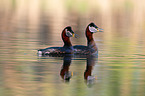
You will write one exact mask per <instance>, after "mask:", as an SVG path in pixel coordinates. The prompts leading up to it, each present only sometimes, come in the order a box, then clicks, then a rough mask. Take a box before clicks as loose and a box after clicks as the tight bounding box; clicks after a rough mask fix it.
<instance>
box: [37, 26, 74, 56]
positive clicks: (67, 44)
mask: <svg viewBox="0 0 145 96" xmlns="http://www.w3.org/2000/svg"><path fill="white" fill-rule="evenodd" d="M61 37H62V40H63V42H64V45H63V47H49V48H46V49H39V50H38V55H39V56H45V55H52V56H59V55H62V54H72V53H73V46H72V44H71V41H70V37H76V34H75V33H74V32H73V30H72V28H71V27H70V26H67V27H66V28H64V30H63V31H62V34H61Z"/></svg>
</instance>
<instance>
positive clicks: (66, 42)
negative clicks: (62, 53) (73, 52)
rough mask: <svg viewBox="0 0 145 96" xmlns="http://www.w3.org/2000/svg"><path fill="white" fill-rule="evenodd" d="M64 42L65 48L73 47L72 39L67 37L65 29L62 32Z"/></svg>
mask: <svg viewBox="0 0 145 96" xmlns="http://www.w3.org/2000/svg"><path fill="white" fill-rule="evenodd" d="M62 40H63V42H64V47H70V46H72V44H71V41H70V38H69V37H68V36H66V32H65V29H64V30H63V31H62Z"/></svg>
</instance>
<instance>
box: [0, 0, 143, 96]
mask: <svg viewBox="0 0 145 96" xmlns="http://www.w3.org/2000/svg"><path fill="white" fill-rule="evenodd" d="M0 1H2V0H0ZM48 1H49V0H48ZM51 1H52V0H51ZM55 1H57V0H54V1H53V2H51V4H52V5H51V4H50V1H49V2H47V1H45V0H44V1H41V0H37V1H36V2H35V1H34V0H31V1H24V0H22V1H17V0H12V1H11V2H8V1H3V2H2V3H1V4H0V5H1V8H3V9H1V10H0V13H1V14H0V17H1V18H0V21H1V22H0V85H1V86H0V96H145V75H144V72H145V38H144V36H145V32H144V30H145V23H144V22H145V20H144V19H143V17H144V16H145V10H144V7H143V6H141V3H137V4H136V2H131V1H130V2H129V1H128V2H127V0H126V1H125V0H124V1H123V2H127V4H129V5H127V6H129V7H126V5H121V4H120V6H121V7H118V6H115V5H111V4H114V3H113V1H112V2H111V4H110V3H105V4H107V5H106V6H105V5H101V6H99V7H97V8H98V9H99V10H96V9H94V12H92V11H93V10H91V8H92V7H93V6H92V7H89V5H88V6H87V2H86V3H83V5H81V6H82V7H80V6H79V4H80V3H79V2H76V1H75V3H76V4H78V5H76V6H77V8H78V9H75V8H74V7H73V6H72V5H71V4H72V2H71V0H69V1H70V2H66V3H62V2H60V1H59V4H60V5H59V4H57V5H55V6H54V3H55ZM92 1H93V0H92ZM98 2H100V3H101V1H98ZM118 2H119V0H118ZM31 4H33V7H32V6H31ZM63 4H64V5H65V4H66V5H65V7H63ZM95 4H96V5H97V4H98V3H95ZM117 4H118V3H117ZM125 4H126V3H125ZM135 4H136V6H134V5H135ZM49 5H51V6H49ZM68 6H71V7H70V8H69V7H68ZM84 6H86V7H84ZM103 6H104V7H103ZM111 6H115V8H116V9H114V7H111ZM139 6H140V7H139ZM56 7H58V8H56ZM85 8H86V9H85ZM93 8H94V7H93ZM95 8H96V7H95ZM105 8H107V9H105ZM52 9H53V10H52ZM65 9H66V10H65ZM73 9H75V10H73ZM140 9H142V10H140ZM69 10H70V11H69ZM76 10H77V11H76ZM89 10H91V11H90V12H88V11H89ZM105 10H106V11H105ZM90 22H94V23H95V24H96V25H98V26H99V27H101V28H103V29H104V32H100V33H95V34H94V40H95V42H96V44H97V46H98V49H99V55H98V58H93V57H88V58H86V57H71V56H66V57H39V56H37V49H41V48H46V47H51V46H53V47H55V46H63V42H62V40H61V35H60V34H61V32H62V30H63V28H64V27H66V26H67V25H70V26H72V28H73V31H74V32H75V33H76V34H78V35H79V38H71V41H72V44H73V45H86V38H85V34H84V32H85V28H86V26H87V25H88V24H89V23H90ZM64 70H67V71H69V72H70V74H71V75H72V77H71V78H70V80H69V81H66V80H63V76H62V75H60V74H63V71H64ZM87 73H88V74H91V75H92V77H93V78H94V79H92V80H90V81H86V80H85V78H86V76H87ZM84 74H85V75H84ZM90 78H91V77H90Z"/></svg>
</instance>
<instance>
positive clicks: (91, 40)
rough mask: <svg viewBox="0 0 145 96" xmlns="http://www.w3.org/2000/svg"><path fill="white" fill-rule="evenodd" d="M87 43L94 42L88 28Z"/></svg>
mask: <svg viewBox="0 0 145 96" xmlns="http://www.w3.org/2000/svg"><path fill="white" fill-rule="evenodd" d="M86 37H87V45H88V46H89V45H90V44H95V43H94V39H93V33H91V32H90V30H89V28H88V27H87V29H86Z"/></svg>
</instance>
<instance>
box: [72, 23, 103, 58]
mask: <svg viewBox="0 0 145 96" xmlns="http://www.w3.org/2000/svg"><path fill="white" fill-rule="evenodd" d="M96 32H103V29H101V28H99V27H97V26H96V25H95V24H94V23H90V24H89V25H88V26H87V28H86V32H85V34H86V38H87V46H83V45H76V46H73V48H74V53H75V54H80V55H89V54H98V48H97V46H96V43H95V41H94V38H93V33H96Z"/></svg>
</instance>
